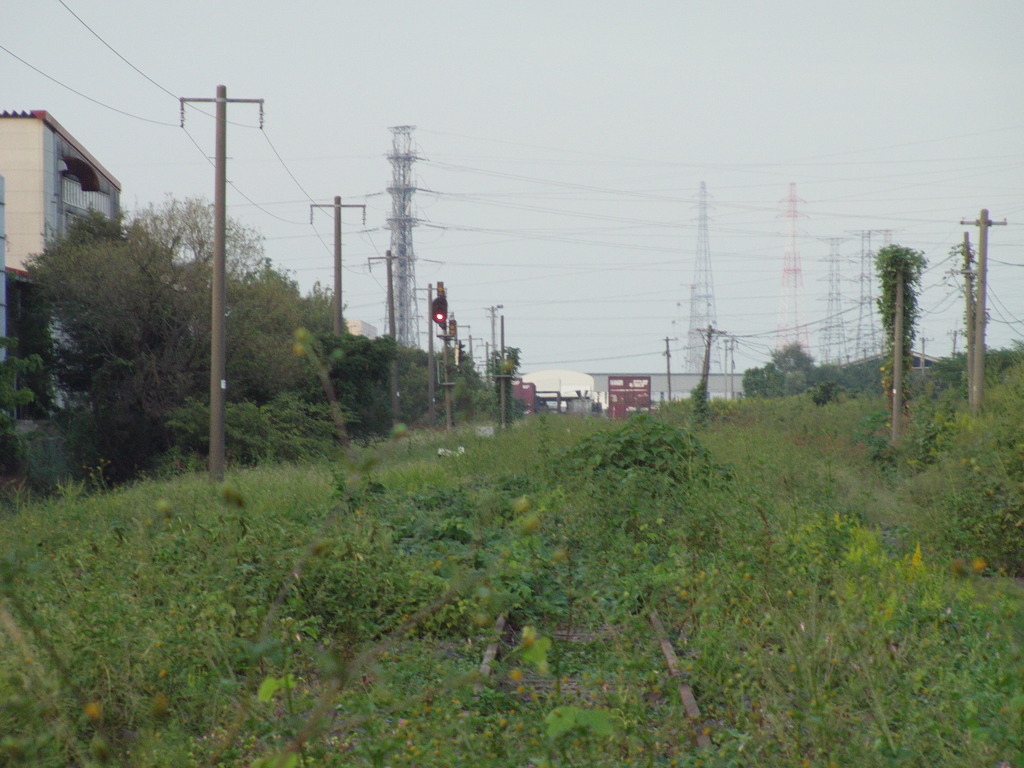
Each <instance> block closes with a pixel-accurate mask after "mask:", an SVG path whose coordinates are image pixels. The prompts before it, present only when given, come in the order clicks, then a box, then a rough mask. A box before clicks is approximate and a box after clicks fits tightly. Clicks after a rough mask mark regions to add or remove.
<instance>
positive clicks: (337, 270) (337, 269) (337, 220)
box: [309, 195, 366, 336]
mask: <svg viewBox="0 0 1024 768" xmlns="http://www.w3.org/2000/svg"><path fill="white" fill-rule="evenodd" d="M316 208H333V209H334V302H333V304H332V309H333V310H334V335H335V336H341V334H342V333H343V332H344V328H345V326H344V325H343V324H342V320H341V309H342V302H341V209H342V208H362V209H363V225H364V226H365V225H366V206H365V205H363V204H361V203H351V204H345V205H342V204H341V198H340V197H339V196H338V195H335V196H334V204H333V205H332V204H330V203H313V204H311V205H310V206H309V223H310V224H312V223H313V211H314V209H316Z"/></svg>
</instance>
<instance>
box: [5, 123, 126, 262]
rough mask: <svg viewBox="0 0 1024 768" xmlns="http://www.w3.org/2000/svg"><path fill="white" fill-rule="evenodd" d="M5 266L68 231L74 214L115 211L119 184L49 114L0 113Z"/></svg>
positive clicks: (110, 215) (111, 213) (22, 259)
mask: <svg viewBox="0 0 1024 768" xmlns="http://www.w3.org/2000/svg"><path fill="white" fill-rule="evenodd" d="M0 176H3V177H4V178H5V180H6V184H5V187H6V200H5V203H6V204H5V209H6V235H7V243H6V253H5V254H4V256H5V266H6V267H7V269H8V270H16V271H21V272H23V271H24V268H25V264H26V263H27V262H28V260H29V258H30V257H31V256H32V255H33V254H37V253H41V252H42V251H43V249H44V248H45V247H46V244H47V243H48V242H50V241H51V240H52V239H54V238H57V237H60V236H61V235H63V234H65V233H66V232H67V231H68V227H69V226H70V225H71V222H72V221H74V219H75V217H76V216H86V215H88V213H89V212H90V211H98V212H100V213H102V214H103V215H104V216H106V217H107V218H114V217H115V216H116V215H117V214H118V213H119V212H120V206H121V202H120V197H121V184H120V182H119V181H118V180H117V179H116V178H114V176H113V175H111V174H110V172H109V171H107V169H106V168H104V167H103V166H102V165H100V163H99V162H98V161H97V160H96V158H94V157H93V156H92V155H91V154H90V153H89V151H88V150H86V149H85V147H83V146H82V145H81V144H79V143H78V141H77V140H76V139H75V138H74V137H73V136H72V135H71V134H70V133H68V131H67V130H66V129H65V128H64V127H63V126H62V125H61V124H60V123H58V122H57V121H56V120H55V119H54V118H53V116H52V115H51V114H50V113H49V112H45V111H42V110H32V111H30V112H0Z"/></svg>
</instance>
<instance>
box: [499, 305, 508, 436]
mask: <svg viewBox="0 0 1024 768" xmlns="http://www.w3.org/2000/svg"><path fill="white" fill-rule="evenodd" d="M500 365H501V373H500V374H498V382H499V383H498V386H499V388H500V392H501V397H500V398H499V399H500V401H501V402H500V407H501V428H502V429H504V428H505V427H507V426H508V416H507V414H506V413H505V398H506V397H507V395H506V394H505V387H506V383H507V381H508V374H507V373H506V372H505V316H504V315H502V316H501V363H500Z"/></svg>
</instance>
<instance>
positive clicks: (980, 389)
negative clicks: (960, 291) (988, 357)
mask: <svg viewBox="0 0 1024 768" xmlns="http://www.w3.org/2000/svg"><path fill="white" fill-rule="evenodd" d="M960 223H961V224H974V225H976V226H977V227H978V287H977V298H976V299H975V302H974V328H973V331H974V359H973V361H972V362H973V369H972V374H971V384H972V385H973V386H972V389H973V391H974V393H975V398H974V402H973V403H971V404H970V405H971V412H972V413H977V412H978V411H979V410H981V405H982V401H983V400H984V398H985V322H986V320H987V317H988V305H987V303H986V302H987V296H986V292H987V290H988V228H989V227H991V226H993V225H998V226H1006V219H1003V220H1002V221H992V219H990V218H989V216H988V208H982V209H981V215H979V216H978V218H977V220H976V221H973V222H972V221H961V222H960Z"/></svg>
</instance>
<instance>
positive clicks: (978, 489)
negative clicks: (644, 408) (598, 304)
mask: <svg viewBox="0 0 1024 768" xmlns="http://www.w3.org/2000/svg"><path fill="white" fill-rule="evenodd" d="M1002 397H1003V399H1002V400H1000V399H999V396H998V395H997V396H996V398H995V399H996V402H1002V403H1003V404H1004V405H1003V408H1002V409H1001V410H998V412H997V413H996V414H994V415H993V416H991V417H990V420H989V421H984V420H980V421H970V420H964V419H959V420H956V419H954V420H953V421H950V422H949V423H948V425H947V426H945V427H943V429H944V430H945V431H943V432H942V435H944V437H943V440H942V441H941V443H942V446H943V448H942V450H941V451H938V452H932V453H933V454H934V455H928V456H926V455H925V453H926V452H925V449H924V448H922V447H921V446H923V445H930V444H931V443H929V442H928V441H925V440H919V441H918V442H917V443H915V442H914V438H913V436H912V437H911V438H909V439H908V441H907V445H906V446H905V447H901V448H899V449H898V450H892V449H888V448H887V447H886V446H885V444H884V440H882V438H880V436H879V430H878V428H877V425H878V412H879V411H880V410H881V404H880V403H876V402H870V401H864V400H850V401H847V402H843V403H839V404H830V405H827V406H824V407H820V408H819V407H816V406H814V405H813V404H811V403H810V401H809V400H803V399H794V400H791V401H780V402H767V403H753V402H751V403H743V404H732V405H730V406H729V407H724V406H722V407H716V408H715V409H714V413H713V416H712V419H711V422H710V423H709V424H708V425H707V426H706V427H704V428H702V429H700V430H698V431H693V430H691V429H689V428H688V426H687V425H688V423H689V414H688V413H687V412H686V410H685V408H684V407H682V406H680V407H679V408H678V409H676V408H673V409H671V410H668V411H667V412H666V413H664V414H662V416H661V417H659V418H657V419H640V420H634V421H631V422H629V423H627V424H625V425H623V424H608V423H607V422H599V421H588V420H580V419H575V418H558V417H548V418H539V419H536V420H533V421H529V422H527V423H525V424H519V425H516V426H515V427H514V428H512V429H510V430H509V431H507V432H505V433H500V434H498V435H496V436H495V437H493V438H483V437H478V436H476V434H475V433H474V432H472V431H467V432H458V433H455V434H454V435H451V436H449V435H445V434H444V433H414V434H411V435H409V436H408V437H406V438H405V439H402V440H394V441H387V442H382V443H379V444H375V445H369V446H362V447H359V448H356V449H353V450H352V452H351V454H350V457H349V460H348V462H347V463H345V464H343V465H337V466H327V465H320V466H302V467H297V466H282V467H266V468H261V469H257V470H251V471H246V472H238V473H232V474H231V475H230V477H229V480H228V483H227V484H225V485H224V486H219V487H215V486H213V485H211V484H210V483H209V482H208V481H207V480H206V479H205V478H204V477H193V476H188V477H180V478H176V479H172V480H166V481H152V482H144V483H139V484H137V485H133V486H131V487H126V488H121V489H117V490H113V491H107V492H103V493H85V492H84V491H83V490H82V489H81V488H79V487H70V488H66V489H64V491H63V493H62V494H61V495H59V496H58V497H55V498H52V499H48V500H44V501H39V502H30V501H27V500H24V499H22V500H20V501H19V502H18V504H16V505H13V504H12V506H11V508H10V510H9V511H8V512H7V513H5V516H4V517H3V518H2V519H0V536H2V541H3V542H4V545H3V549H4V551H5V555H4V557H3V560H2V562H0V763H2V764H3V765H11V766H15V765H18V766H21V765H24V766H44V767H45V766H54V767H57V766H70V765H76V766H86V765H117V766H192V765H197V766H202V765H206V766H213V765H216V766H231V767H234V766H289V767H291V766H353V765H354V766H362V765H365V766H529V765H532V766H583V765H586V766H620V765H646V766H670V765H671V766H706V767H707V768H712V767H718V766H721V767H723V768H724V767H725V766H758V765H760V766H765V767H766V768H768V767H770V768H781V767H784V766H794V767H795V766H853V765H855V766H858V767H861V766H949V767H950V768H953V767H954V766H955V767H956V768H962V766H968V765H970V766H993V767H995V766H1000V765H1003V764H1006V765H1024V720H1022V718H1024V664H1022V661H1024V659H1022V655H1021V639H1022V618H1021V617H1022V613H1021V610H1020V609H1021V595H1020V590H1019V588H1018V586H1017V584H1016V582H1015V580H1014V579H1013V578H1012V577H1013V576H1015V575H1016V574H1017V572H1018V571H1019V570H1020V565H1021V561H1019V560H1015V559H1014V553H1015V552H1016V551H1017V549H1015V547H1017V546H1018V545H1017V543H1015V542H1012V541H1011V539H1012V538H1013V536H1014V533H1015V532H1017V531H1019V530H1020V527H1019V525H1015V522H1014V521H1015V520H1016V519H1018V518H1019V517H1020V516H1019V515H1018V517H1017V518H1012V514H1011V513H1013V514H1015V510H1016V507H1014V506H1013V504H1014V503H1016V502H1015V500H1016V497H1014V496H1013V495H1012V493H1011V492H1012V491H1014V489H1015V488H1016V486H1013V483H1015V482H1017V483H1018V485H1020V484H1019V481H1018V474H1017V472H1018V471H1019V470H1018V468H1017V465H1014V464H1013V461H1012V457H1013V456H1016V455H1018V454H1020V453H1021V452H1020V451H1018V450H1017V448H1016V443H1015V442H1014V439H1013V438H1012V434H1013V431H1012V429H1011V428H1010V427H1009V426H1005V425H1004V422H1006V420H1008V419H1012V418H1015V414H1016V413H1017V412H1018V405H1019V398H1018V397H1017V395H1016V394H1015V390H1013V388H1012V387H1011V388H1010V389H1009V390H1008V391H1007V392H1006V393H1004V394H1003V395H1002ZM716 406H717V404H716ZM923 419H924V417H922V420H923ZM929 419H931V421H930V422H929V424H931V425H932V426H934V424H935V423H936V419H937V417H936V416H935V415H934V414H931V415H929ZM942 423H943V424H947V422H945V421H944V422H942ZM1001 430H1002V431H1001ZM933 431H934V430H933ZM1003 435H1010V437H1003ZM986 441H988V442H986ZM979 445H980V446H982V448H981V449H979ZM986 446H990V447H991V450H990V451H986ZM460 447H461V448H462V449H464V451H460V450H459V449H460ZM439 448H443V449H446V455H439V451H438V449H439ZM1015 452H1016V453H1015ZM1021 455H1024V454H1021ZM985 457H989V458H988V459H986V458H985ZM1000 457H1001V458H1000ZM1007 457H1010V458H1007ZM972 458H976V459H980V464H979V463H978V462H976V463H975V465H972V464H971V463H970V461H971V459H972ZM997 459H998V460H997ZM976 467H978V470H977V471H975V468H976ZM1020 487H1024V486H1020ZM988 491H992V493H991V494H988ZM985 515H989V516H990V517H985ZM992 515H996V516H997V517H998V521H997V522H996V523H992V522H991V520H992V519H995V518H992V517H991V516H992ZM1008 516H1010V517H1008ZM1011 518H1012V519H1011ZM999 521H1002V522H999ZM1000 525H1002V526H1003V527H1002V528H999V526H1000ZM993 526H995V527H993ZM994 531H995V532H994ZM1018 535H1019V534H1018ZM652 612H655V613H656V615H657V616H658V617H659V618H660V621H661V622H662V624H663V625H664V627H665V629H666V633H667V638H668V640H669V643H670V645H671V647H672V649H673V651H674V653H675V655H676V658H677V659H678V672H679V674H678V676H676V677H673V676H671V675H670V673H669V670H668V668H667V666H666V663H665V657H664V653H663V650H662V648H661V646H660V645H659V636H658V634H657V632H656V631H655V630H654V628H653V627H652V622H651V614H652ZM499 622H500V624H501V625H502V627H503V628H502V630H501V631H500V632H496V630H495V627H496V626H497V625H498V624H499ZM489 647H490V648H491V649H492V650H493V652H494V660H493V662H492V663H491V664H490V668H489V670H488V674H486V675H484V674H482V673H481V671H480V667H481V662H482V661H483V659H484V657H485V653H486V652H487V650H488V648H489ZM680 686H685V688H686V689H687V690H688V691H691V692H692V694H693V696H694V698H695V701H696V704H697V706H698V707H699V714H698V715H697V716H696V717H694V716H692V714H688V713H687V710H686V708H685V707H684V704H683V702H682V700H681V698H680ZM698 737H706V738H707V740H709V742H710V743H709V745H708V746H698V743H697V740H698ZM702 740H703V739H702Z"/></svg>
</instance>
